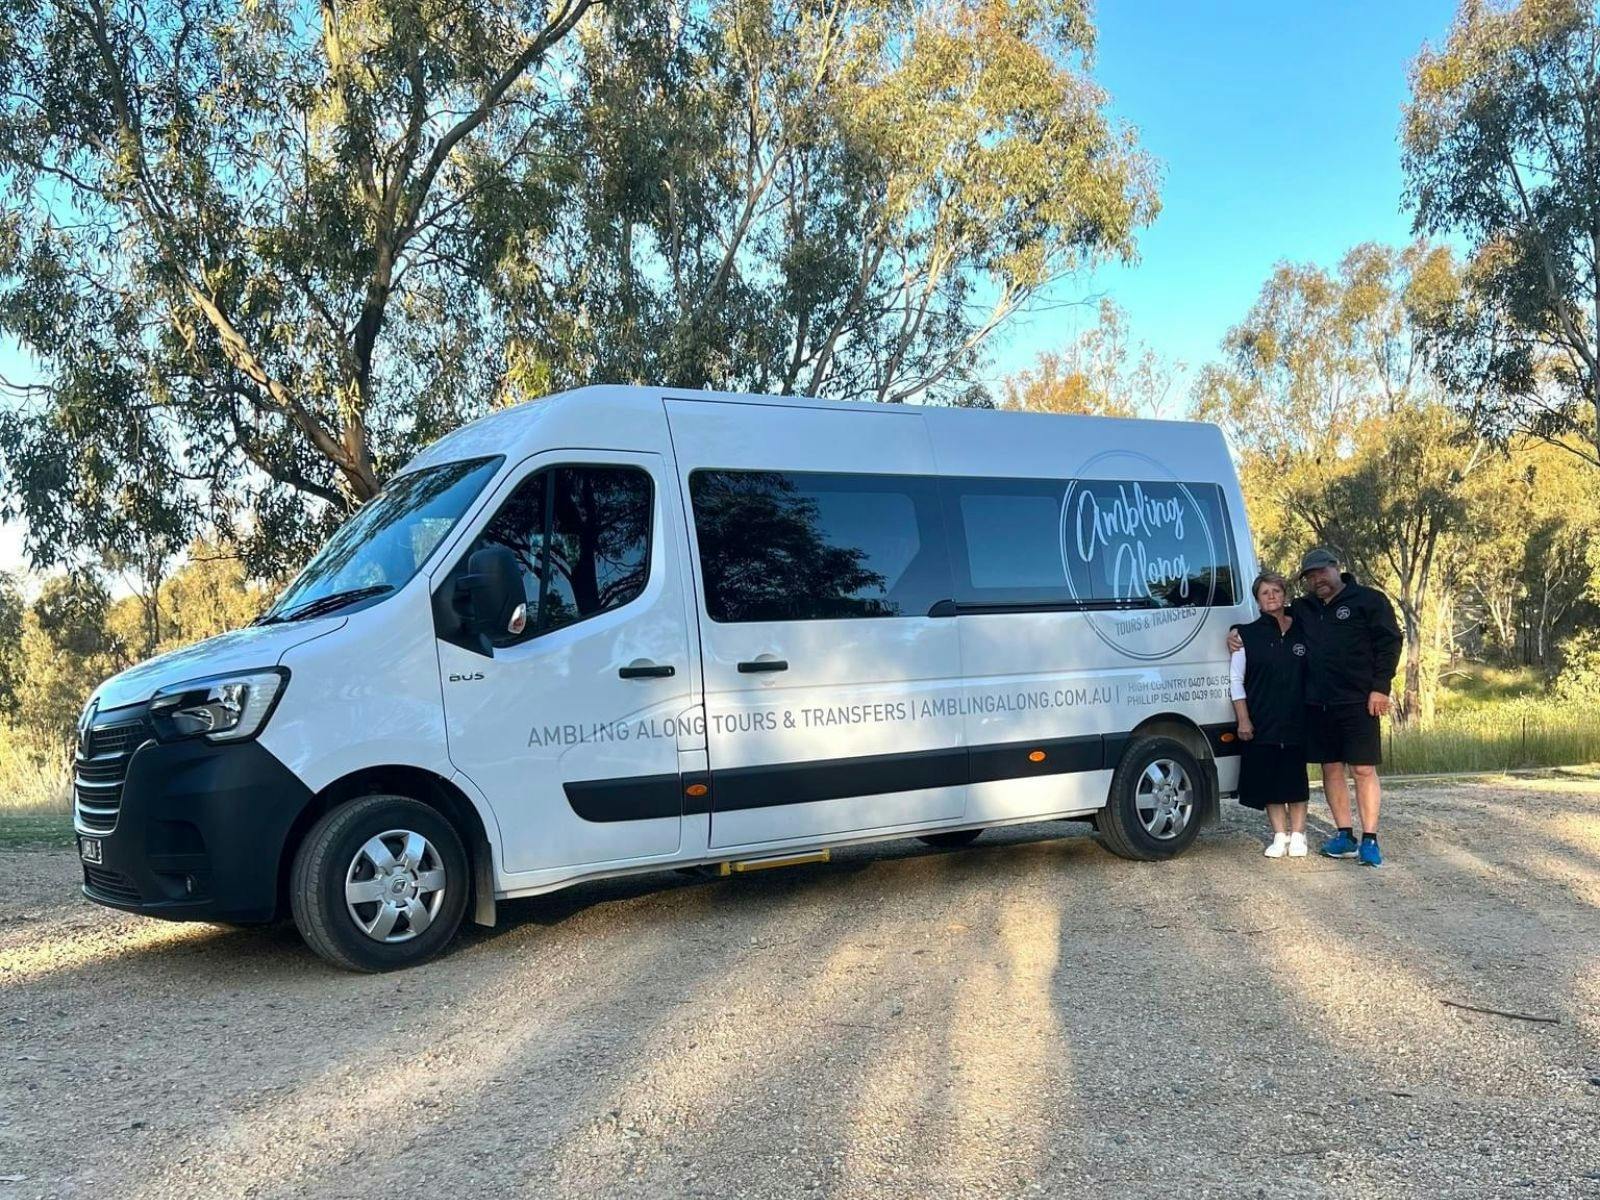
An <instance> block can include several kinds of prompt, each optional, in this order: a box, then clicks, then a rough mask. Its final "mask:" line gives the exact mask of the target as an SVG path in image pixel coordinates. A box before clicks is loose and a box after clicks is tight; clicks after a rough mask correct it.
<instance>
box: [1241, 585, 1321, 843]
mask: <svg viewBox="0 0 1600 1200" xmlns="http://www.w3.org/2000/svg"><path fill="white" fill-rule="evenodd" d="M1250 590H1251V591H1252V593H1253V594H1254V595H1255V599H1256V607H1257V608H1258V609H1260V610H1261V615H1260V616H1259V617H1257V618H1256V619H1255V620H1254V621H1251V622H1250V623H1249V624H1248V625H1239V626H1236V627H1235V628H1237V629H1238V631H1239V637H1240V638H1241V639H1242V640H1243V642H1244V647H1243V648H1242V649H1240V650H1235V651H1234V652H1233V656H1232V659H1231V661H1230V664H1229V673H1230V674H1231V676H1232V681H1233V712H1234V715H1235V716H1236V717H1237V718H1238V721H1239V740H1240V741H1241V742H1243V743H1244V747H1243V749H1244V756H1243V762H1242V763H1241V764H1240V767H1239V803H1240V804H1243V805H1245V806H1246V807H1248V808H1254V809H1265V810H1266V813H1267V820H1268V821H1270V822H1271V823H1272V841H1271V843H1270V844H1269V845H1268V846H1267V850H1266V854H1267V857H1268V858H1282V857H1283V856H1284V855H1285V854H1287V855H1288V856H1289V857H1290V858H1304V857H1305V853H1306V801H1307V800H1308V799H1309V798H1310V788H1309V786H1308V784H1307V783H1306V747H1305V707H1306V657H1307V646H1306V642H1305V638H1304V636H1303V634H1302V631H1301V630H1300V628H1299V627H1298V626H1297V625H1296V624H1295V623H1294V621H1293V620H1292V619H1291V618H1290V616H1289V612H1288V609H1287V608H1286V607H1285V601H1286V600H1287V598H1288V592H1289V584H1288V581H1287V580H1285V579H1284V577H1283V576H1282V575H1279V574H1277V573H1276V572H1273V571H1263V572H1262V573H1261V574H1260V575H1258V576H1257V577H1256V581H1255V583H1254V584H1253V585H1251V589H1250Z"/></svg>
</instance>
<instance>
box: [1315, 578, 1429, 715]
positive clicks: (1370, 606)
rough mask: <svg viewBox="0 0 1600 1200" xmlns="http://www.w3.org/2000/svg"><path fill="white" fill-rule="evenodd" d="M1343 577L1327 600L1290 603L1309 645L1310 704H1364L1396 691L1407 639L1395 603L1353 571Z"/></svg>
mask: <svg viewBox="0 0 1600 1200" xmlns="http://www.w3.org/2000/svg"><path fill="white" fill-rule="evenodd" d="M1341 578H1342V579H1343V580H1344V590H1343V591H1341V592H1340V593H1339V594H1338V595H1337V596H1335V597H1334V598H1333V599H1332V600H1330V601H1329V602H1328V603H1327V604H1324V603H1323V602H1322V601H1321V600H1318V599H1317V598H1316V597H1315V596H1301V597H1299V598H1298V599H1297V600H1295V601H1294V603H1292V604H1291V605H1290V606H1289V612H1290V615H1291V616H1293V617H1294V619H1295V620H1296V621H1297V622H1299V624H1300V627H1301V628H1302V629H1303V630H1304V631H1305V639H1306V644H1307V645H1308V646H1309V647H1310V648H1311V667H1310V670H1309V672H1308V673H1307V676H1306V703H1307V704H1355V703H1358V702H1359V703H1361V704H1365V703H1366V702H1367V697H1368V696H1370V695H1371V694H1372V693H1373V692H1382V693H1383V694H1384V695H1386V696H1387V695H1388V694H1389V693H1390V692H1391V691H1393V690H1394V673H1395V669H1396V668H1397V667H1399V665H1400V648H1401V645H1402V644H1403V641H1402V638H1401V636H1400V625H1399V622H1397V621H1396V620H1395V617H1394V608H1393V606H1391V605H1390V603H1389V598H1388V597H1387V596H1385V595H1384V594H1383V593H1382V592H1380V591H1378V589H1377V588H1369V587H1364V586H1362V585H1361V584H1359V583H1357V582H1356V579H1355V576H1354V575H1351V574H1350V573H1349V572H1345V573H1344V574H1343V575H1342V576H1341Z"/></svg>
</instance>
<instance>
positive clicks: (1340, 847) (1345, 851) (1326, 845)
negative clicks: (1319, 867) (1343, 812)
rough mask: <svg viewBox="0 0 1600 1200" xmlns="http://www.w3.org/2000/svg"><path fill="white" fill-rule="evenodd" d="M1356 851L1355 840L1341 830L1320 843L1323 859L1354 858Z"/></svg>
mask: <svg viewBox="0 0 1600 1200" xmlns="http://www.w3.org/2000/svg"><path fill="white" fill-rule="evenodd" d="M1357 849H1358V847H1357V845H1356V839H1355V838H1353V837H1351V836H1350V835H1349V834H1348V833H1345V832H1344V831H1343V830H1340V831H1339V832H1338V833H1336V834H1334V835H1333V836H1332V837H1331V838H1329V839H1328V840H1327V841H1325V842H1323V843H1322V855H1323V857H1324V858H1354V857H1355V856H1356V850H1357Z"/></svg>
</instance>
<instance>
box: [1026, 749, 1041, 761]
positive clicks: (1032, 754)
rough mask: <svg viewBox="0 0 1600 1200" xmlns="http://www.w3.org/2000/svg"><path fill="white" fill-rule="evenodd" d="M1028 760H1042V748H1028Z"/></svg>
mask: <svg viewBox="0 0 1600 1200" xmlns="http://www.w3.org/2000/svg"><path fill="white" fill-rule="evenodd" d="M1028 761H1029V762H1043V761H1044V751H1043V750H1030V751H1029V752H1028Z"/></svg>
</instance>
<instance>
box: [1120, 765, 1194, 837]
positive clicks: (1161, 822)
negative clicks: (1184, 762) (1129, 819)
mask: <svg viewBox="0 0 1600 1200" xmlns="http://www.w3.org/2000/svg"><path fill="white" fill-rule="evenodd" d="M1134 804H1135V806H1136V807H1137V808H1138V810H1139V821H1140V823H1141V824H1142V825H1143V826H1144V827H1145V831H1146V832H1147V833H1149V834H1150V836H1151V837H1154V838H1160V839H1161V840H1162V841H1167V840H1169V839H1171V838H1175V837H1177V836H1178V835H1179V834H1180V833H1182V832H1183V831H1184V830H1185V829H1186V828H1188V825H1189V818H1190V816H1191V815H1192V814H1193V813H1194V785H1193V784H1192V783H1191V782H1190V780H1189V773H1188V772H1187V771H1185V770H1184V769H1183V768H1182V767H1181V766H1179V765H1178V764H1177V763H1175V762H1173V761H1172V760H1171V759H1170V758H1158V759H1156V760H1155V762H1153V763H1151V764H1150V765H1149V766H1148V767H1146V768H1145V769H1144V774H1143V775H1141V776H1139V790H1138V792H1137V793H1136V794H1135V796H1134Z"/></svg>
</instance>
